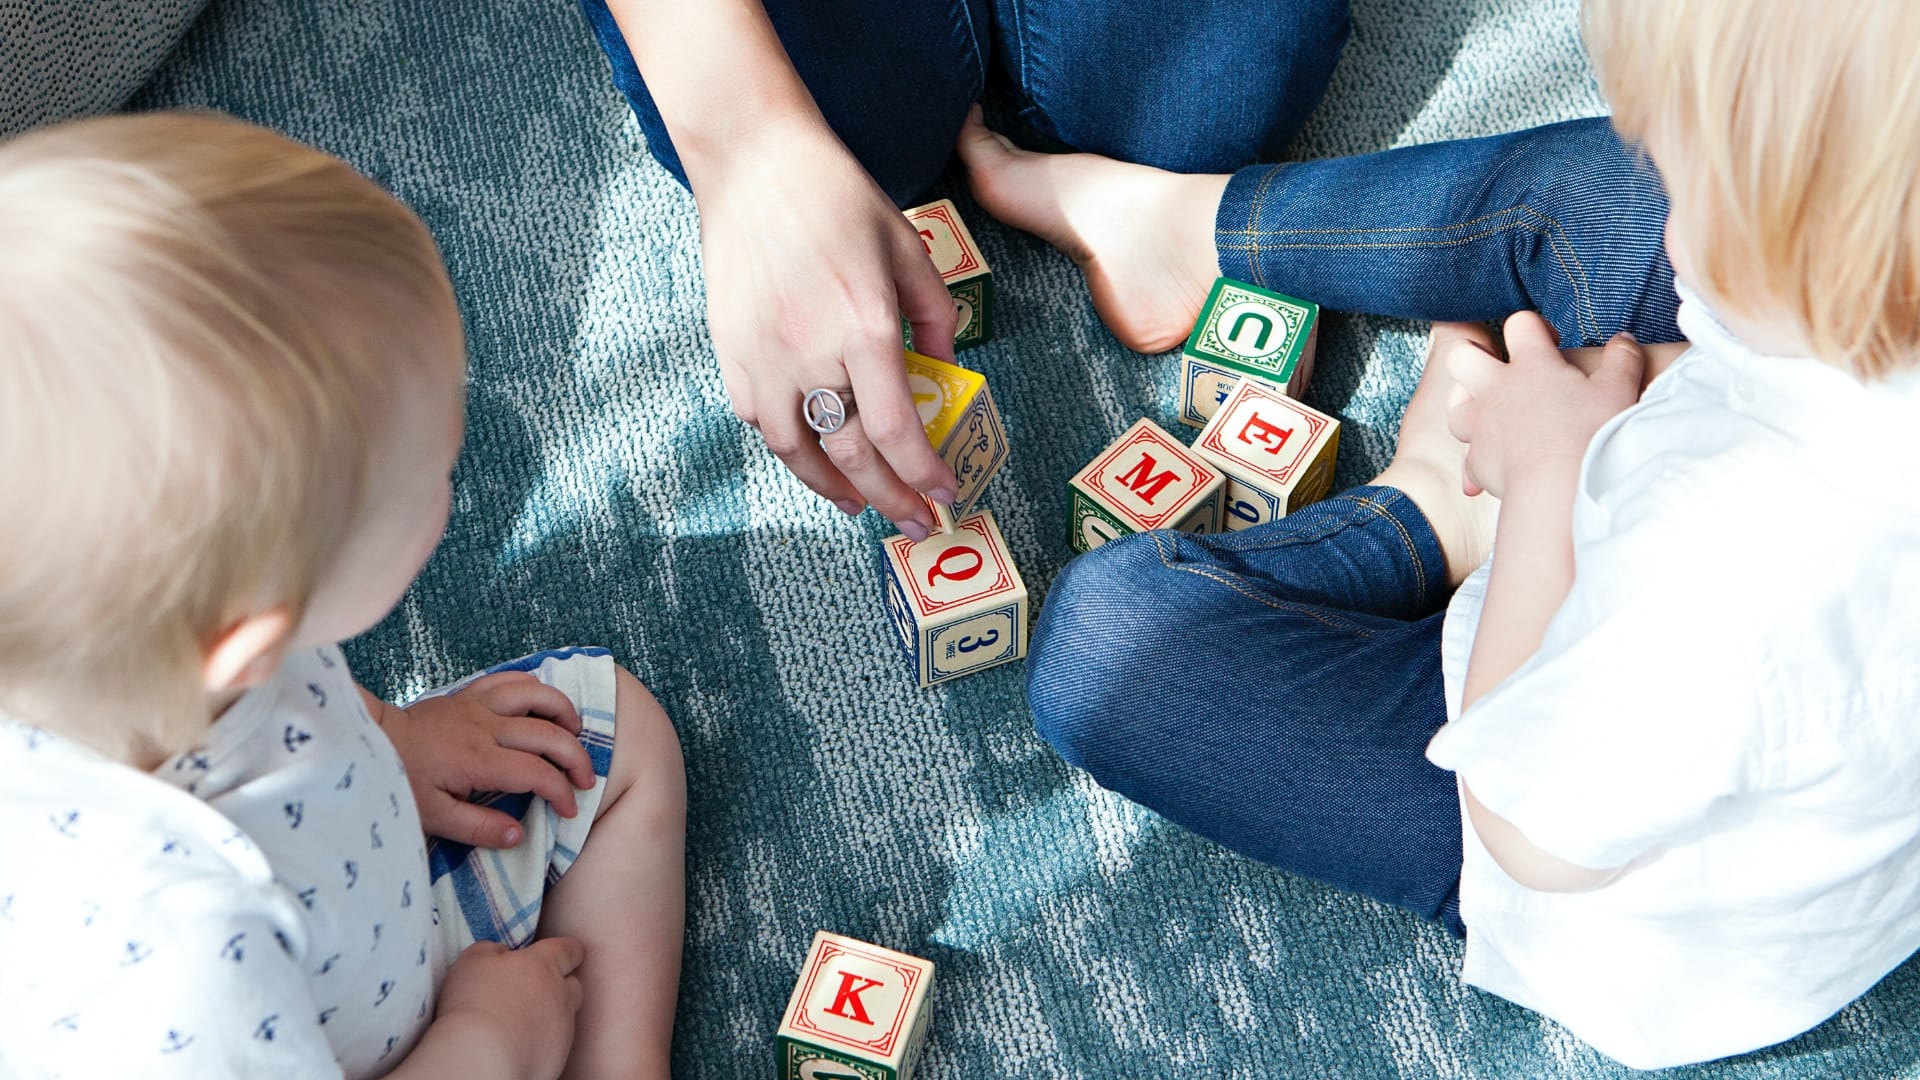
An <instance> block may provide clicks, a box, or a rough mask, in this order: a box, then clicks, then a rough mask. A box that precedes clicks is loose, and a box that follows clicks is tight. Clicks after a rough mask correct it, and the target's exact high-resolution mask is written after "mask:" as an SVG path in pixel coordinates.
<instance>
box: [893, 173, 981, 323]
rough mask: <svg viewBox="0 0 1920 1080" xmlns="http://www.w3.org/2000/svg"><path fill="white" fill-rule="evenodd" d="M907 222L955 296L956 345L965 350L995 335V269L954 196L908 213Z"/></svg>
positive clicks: (950, 293) (941, 278) (951, 293)
mask: <svg viewBox="0 0 1920 1080" xmlns="http://www.w3.org/2000/svg"><path fill="white" fill-rule="evenodd" d="M906 213H907V221H908V222H910V223H911V224H912V225H913V227H914V229H915V230H916V231H917V232H919V234H920V244H921V246H922V247H924V248H926V249H927V257H928V258H930V259H932V260H933V268H934V269H935V270H938V271H939V272H940V280H941V281H943V282H945V283H946V286H947V292H948V294H949V295H951V296H952V297H953V311H954V314H955V315H956V316H958V318H957V320H956V321H955V322H954V325H953V347H954V348H956V349H965V348H968V347H969V346H973V345H978V344H980V343H981V342H983V341H986V340H987V339H988V338H989V337H992V336H993V272H992V271H991V270H989V269H987V257H986V256H985V255H982V254H980V245H979V244H976V243H974V242H973V234H972V233H970V232H968V231H967V223H966V222H964V221H961V220H960V211H959V210H957V209H955V208H954V205H953V200H952V199H941V200H940V201H939V202H931V203H928V204H927V205H925V206H916V207H914V208H913V209H911V210H908V211H907V212H906Z"/></svg>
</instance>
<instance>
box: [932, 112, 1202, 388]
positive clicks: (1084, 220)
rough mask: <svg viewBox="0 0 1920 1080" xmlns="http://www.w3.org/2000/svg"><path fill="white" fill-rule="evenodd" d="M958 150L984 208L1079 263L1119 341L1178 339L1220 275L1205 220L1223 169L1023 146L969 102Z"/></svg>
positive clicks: (1149, 349) (1147, 346)
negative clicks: (1213, 171)
mask: <svg viewBox="0 0 1920 1080" xmlns="http://www.w3.org/2000/svg"><path fill="white" fill-rule="evenodd" d="M959 153H960V160H961V161H963V162H964V163H965V164H966V166H967V179H968V181H969V182H970V183H971V184H972V186H973V197H974V198H975V199H976V200H978V201H979V203H980V205H981V206H983V207H985V208H986V211H987V212H988V213H989V214H992V215H993V216H994V217H996V218H999V219H1000V220H1001V221H1004V222H1006V223H1007V224H1008V225H1012V226H1013V227H1014V228H1016V229H1024V230H1025V231H1027V232H1030V233H1033V234H1034V235H1035V236H1038V237H1040V238H1041V239H1042V240H1045V241H1046V242H1047V243H1049V244H1052V245H1053V246H1054V247H1056V248H1059V249H1060V250H1061V251H1062V252H1065V253H1066V255H1067V256H1068V257H1069V258H1071V259H1072V260H1073V261H1074V262H1075V263H1077V264H1079V266H1080V270H1081V272H1082V273H1084V274H1086V276H1087V290H1088V291H1089V292H1091V293H1092V294H1093V306H1094V308H1095V310H1097V311H1099V312H1100V318H1101V319H1102V320H1104V321H1105V322H1106V324H1107V329H1109V330H1111V331H1113V336H1114V337H1116V338H1119V339H1120V343H1121V344H1122V345H1125V346H1126V347H1127V348H1129V349H1132V350H1134V351H1135V352H1143V353H1158V352H1165V351H1167V350H1168V349H1171V348H1174V347H1175V346H1177V345H1179V344H1180V343H1181V342H1182V341H1184V340H1186V336H1187V333H1188V332H1189V331H1190V330H1192V329H1193V320H1194V319H1195V318H1197V317H1198V316H1199V314H1200V305H1201V304H1203V303H1205V302H1206V299H1207V290H1208V289H1210V288H1212V287H1213V279H1214V278H1215V277H1218V276H1219V273H1220V262H1219V258H1218V256H1217V255H1216V254H1215V253H1214V246H1213V222H1214V213H1215V211H1216V210H1218V209H1219V206H1220V195H1221V193H1222V192H1223V191H1225V190H1226V186H1227V179H1228V178H1227V177H1225V176H1188V175H1184V174H1181V173H1170V172H1162V171H1161V170H1159V169H1154V168H1149V167H1147V166H1145V165H1128V164H1126V163H1125V162H1121V161H1115V160H1113V159H1112V158H1104V157H1101V156H1099V155H1098V154H1035V153H1031V152H1029V151H1026V150H1021V149H1019V148H1017V147H1015V146H1014V145H1013V144H1012V143H1010V142H1008V141H1007V140H1006V139H1005V138H1003V137H1002V136H1000V135H997V134H995V133H994V132H992V131H989V130H987V127H986V125H985V124H983V123H981V122H980V110H979V107H978V106H975V107H974V111H973V115H971V116H969V117H968V118H967V125H966V127H965V128H963V129H962V130H961V132H960V144H959Z"/></svg>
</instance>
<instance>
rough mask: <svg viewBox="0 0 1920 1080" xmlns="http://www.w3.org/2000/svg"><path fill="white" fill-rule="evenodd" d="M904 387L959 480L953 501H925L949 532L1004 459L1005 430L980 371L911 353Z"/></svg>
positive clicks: (938, 524)
mask: <svg viewBox="0 0 1920 1080" xmlns="http://www.w3.org/2000/svg"><path fill="white" fill-rule="evenodd" d="M907 387H908V389H909V390H911V391H912V393H913V405H914V408H916V409H918V410H919V412H920V423H921V425H922V426H923V427H925V428H926V432H927V441H928V442H930V443H932V444H933V449H934V452H935V453H937V454H939V455H940V458H941V460H943V461H945V462H946V463H947V464H948V465H949V466H950V467H951V468H952V469H953V475H954V477H955V478H956V479H957V480H958V481H959V486H958V487H957V488H955V489H954V500H953V505H952V506H942V505H940V504H939V503H936V502H934V501H933V500H932V499H927V500H926V503H927V506H928V507H929V508H930V509H931V510H932V511H933V523H934V526H935V528H937V529H938V530H939V531H940V532H952V531H953V528H954V523H955V522H957V521H959V520H960V519H961V518H963V517H965V516H967V514H969V513H971V512H972V510H973V508H974V506H975V504H977V503H978V502H979V501H980V495H981V493H982V492H984V491H985V490H986V487H987V481H989V480H991V479H993V474H994V473H996V472H998V471H999V470H1000V466H1001V465H1002V464H1004V463H1005V462H1006V460H1007V429H1006V428H1005V426H1003V425H1002V424H1001V423H1000V411H999V410H998V409H996V408H994V407H993V393H992V391H990V390H988V389H987V380H986V379H985V378H984V377H982V376H981V375H980V373H979V372H976V371H968V370H967V369H966V368H963V367H956V366H955V365H953V364H949V363H945V362H944V361H940V360H935V359H934V358H933V357H931V356H921V355H920V354H919V353H916V352H909V353H907ZM922 498H925V497H924V496H922Z"/></svg>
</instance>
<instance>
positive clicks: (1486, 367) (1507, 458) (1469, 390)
mask: <svg viewBox="0 0 1920 1080" xmlns="http://www.w3.org/2000/svg"><path fill="white" fill-rule="evenodd" d="M1556 341H1557V339H1556V338H1555V336H1554V332H1553V327H1552V326H1550V325H1548V323H1547V321H1546V320H1545V319H1543V318H1541V317H1540V316H1538V315H1536V314H1534V313H1532V312H1521V313H1520V314H1517V315H1515V316H1513V317H1512V318H1510V319H1508V320H1507V323H1506V342H1507V354H1508V356H1509V358H1510V359H1509V361H1508V362H1506V363H1502V362H1501V361H1500V359H1499V358H1498V357H1497V356H1495V355H1494V354H1493V353H1491V352H1489V351H1487V350H1486V349H1485V348H1483V347H1481V346H1480V345H1477V344H1475V343H1473V342H1471V341H1464V340H1463V341H1456V342H1454V343H1453V344H1451V345H1449V346H1448V347H1447V353H1446V356H1445V357H1443V358H1440V359H1444V360H1445V362H1446V363H1447V364H1448V370H1449V372H1450V373H1451V374H1452V375H1453V378H1454V380H1455V382H1456V383H1457V384H1458V385H1457V386H1455V387H1454V391H1453V399H1452V400H1451V401H1450V402H1449V403H1448V407H1447V427H1448V429H1449V430H1451V431H1452V433H1453V437H1454V438H1456V439H1459V440H1460V441H1461V442H1464V443H1466V444H1467V463H1466V475H1465V476H1464V477H1463V485H1464V487H1465V489H1466V491H1467V493H1468V494H1470V495H1475V494H1479V493H1480V492H1481V491H1488V492H1492V493H1493V495H1494V496H1495V497H1498V498H1504V497H1505V493H1506V492H1507V491H1508V490H1509V489H1510V488H1511V487H1512V486H1513V483H1514V481H1515V479H1516V478H1520V477H1524V476H1526V475H1529V474H1530V473H1532V472H1535V471H1565V470H1567V469H1569V468H1577V467H1578V464H1579V461H1580V459H1581V458H1582V457H1583V456H1584V455H1585V454H1586V451H1587V444H1588V443H1589V442H1591V441H1592V440H1593V435H1594V433H1595V432H1597V431H1599V430H1600V428H1601V426H1602V425H1604V424H1605V423H1606V422H1607V421H1608V420H1610V419H1612V418H1613V417H1614V415H1615V414H1617V413H1619V412H1620V411H1621V410H1622V409H1625V408H1626V407H1627V406H1629V405H1632V404H1633V403H1634V402H1635V401H1636V400H1638V399H1639V397H1640V382H1641V375H1642V374H1643V371H1644V368H1645V366H1646V355H1645V352H1644V351H1643V350H1642V348H1641V346H1640V343H1639V342H1638V341H1635V340H1634V339H1633V337H1632V336H1631V335H1629V334H1625V333H1622V334H1617V335H1615V336H1614V338H1613V340H1612V341H1609V342H1608V343H1607V345H1606V348H1605V349H1604V350H1603V351H1602V353H1601V356H1600V360H1599V363H1598V364H1597V365H1596V366H1595V367H1594V369H1593V370H1592V372H1591V373H1588V372H1586V371H1583V370H1581V368H1579V367H1577V366H1575V365H1574V364H1573V363H1572V362H1570V361H1569V360H1568V358H1567V357H1566V356H1564V355H1562V353H1561V352H1560V349H1559V348H1558V347H1557V344H1556Z"/></svg>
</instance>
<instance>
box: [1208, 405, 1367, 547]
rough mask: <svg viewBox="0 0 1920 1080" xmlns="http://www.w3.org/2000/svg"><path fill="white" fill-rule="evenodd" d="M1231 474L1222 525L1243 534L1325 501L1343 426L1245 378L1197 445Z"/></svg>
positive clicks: (1214, 416)
mask: <svg viewBox="0 0 1920 1080" xmlns="http://www.w3.org/2000/svg"><path fill="white" fill-rule="evenodd" d="M1193 452H1194V453H1196V454H1198V455H1199V456H1200V457H1202V458H1205V459H1206V461H1207V463H1208V464H1210V465H1212V466H1213V467H1214V468H1217V469H1219V470H1220V471H1221V472H1222V473H1224V474H1226V478H1227V486H1226V502H1225V511H1224V514H1223V524H1224V525H1225V526H1226V527H1227V528H1228V529H1245V528H1248V527H1250V526H1254V525H1258V524H1261V523H1262V522H1267V521H1273V520H1275V519H1277V518H1281V517H1285V516H1286V515H1287V514H1290V513H1292V512H1293V511H1295V510H1298V509H1300V508H1301V507H1302V506H1305V505H1307V504H1308V503H1311V502H1315V501H1318V500H1320V499H1323V498H1326V496H1327V492H1328V491H1329V490H1331V489H1332V487H1333V462H1334V458H1335V456H1336V455H1338V454H1339V452H1340V421H1338V420H1335V419H1334V418H1333V417H1331V416H1328V415H1327V414H1325V413H1323V412H1320V411H1319V410H1317V409H1314V408H1312V407H1311V406H1309V405H1306V404H1305V403H1303V402H1299V401H1295V400H1294V399H1293V398H1290V397H1288V396H1287V395H1285V394H1283V393H1281V392H1280V391H1279V390H1276V389H1274V388H1273V387H1271V386H1268V385H1267V384H1265V383H1263V382H1260V381H1259V380H1257V379H1243V380H1241V382H1240V385H1239V386H1238V387H1236V388H1235V389H1234V391H1233V393H1232V394H1231V395H1230V396H1229V397H1228V398H1227V401H1226V404H1224V405H1222V406H1220V409H1219V411H1218V412H1215V413H1214V414H1213V419H1212V420H1210V421H1208V423H1207V426H1206V427H1205V428H1204V429H1202V430H1201V432H1200V437H1199V438H1198V439H1197V440H1195V441H1194V444H1193Z"/></svg>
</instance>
